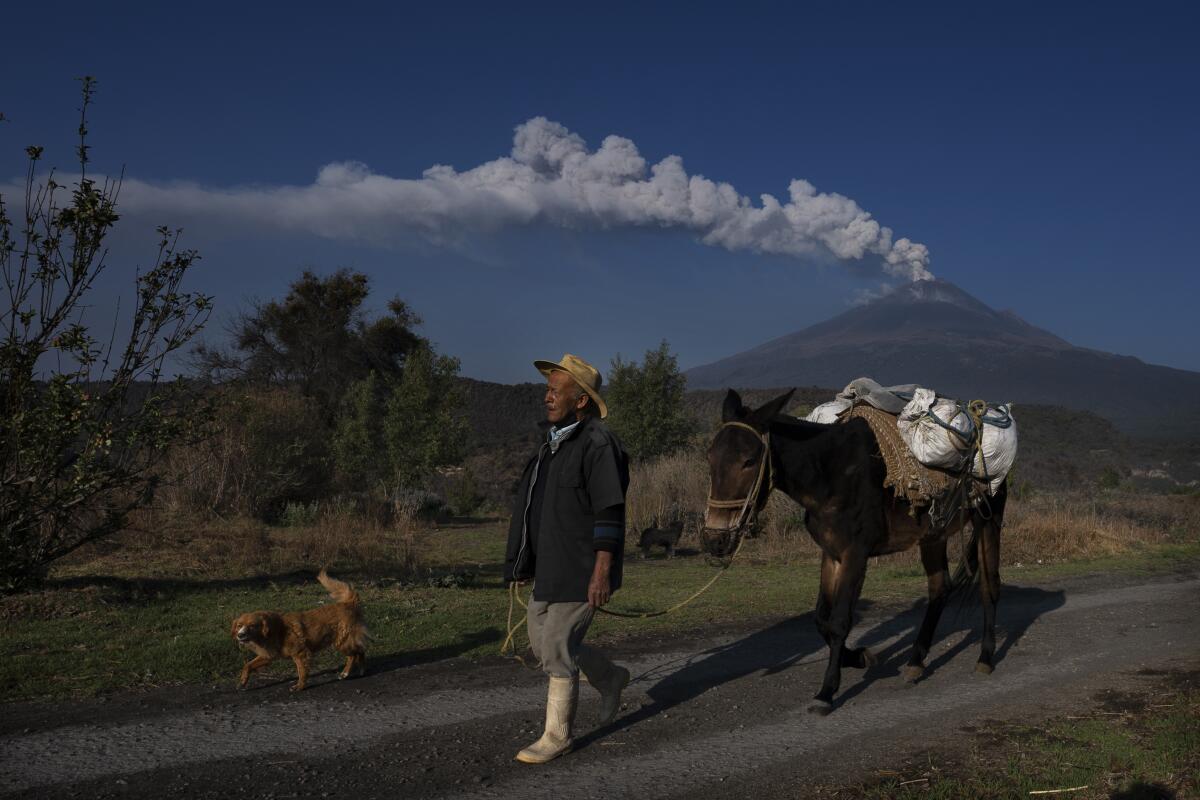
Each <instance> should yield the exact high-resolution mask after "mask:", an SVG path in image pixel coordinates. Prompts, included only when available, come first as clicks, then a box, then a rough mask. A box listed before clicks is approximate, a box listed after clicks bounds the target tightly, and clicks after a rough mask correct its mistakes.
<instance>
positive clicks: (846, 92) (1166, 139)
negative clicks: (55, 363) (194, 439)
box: [0, 3, 1200, 381]
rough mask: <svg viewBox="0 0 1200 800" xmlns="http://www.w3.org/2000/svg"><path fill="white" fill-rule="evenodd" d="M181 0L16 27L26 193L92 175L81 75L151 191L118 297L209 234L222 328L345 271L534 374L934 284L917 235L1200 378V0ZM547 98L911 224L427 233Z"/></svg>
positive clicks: (138, 197) (1098, 333)
mask: <svg viewBox="0 0 1200 800" xmlns="http://www.w3.org/2000/svg"><path fill="white" fill-rule="evenodd" d="M908 5H910V4H904V6H908ZM165 8H167V7H164V6H161V4H153V5H151V4H144V5H136V4H125V3H116V4H109V5H108V6H106V7H104V8H101V7H100V6H99V5H98V4H94V3H89V4H86V5H84V4H79V5H72V4H57V3H47V4H23V5H21V6H19V7H16V8H10V9H6V10H5V11H4V12H2V16H0V20H2V22H0V29H2V30H3V31H4V33H3V47H2V48H0V76H3V77H0V111H2V112H3V113H4V114H5V116H7V117H8V118H9V119H10V121H9V122H7V123H5V124H3V125H0V183H9V182H10V181H11V179H13V178H16V177H18V176H19V175H20V174H21V172H22V169H23V163H22V152H23V149H24V146H25V145H26V144H30V143H41V144H44V145H46V147H47V161H48V162H49V163H52V164H57V165H59V166H61V167H63V168H69V167H70V166H71V163H70V162H71V146H72V139H71V134H72V132H73V128H74V124H75V120H74V115H75V108H76V106H77V96H76V84H75V83H74V82H73V80H72V79H73V78H74V77H76V76H78V75H82V74H92V75H95V76H97V78H98V79H99V81H100V83H99V92H98V95H97V98H96V106H95V110H94V113H93V115H92V131H93V137H92V145H93V146H94V151H93V152H94V155H95V166H96V167H97V168H99V169H102V170H107V171H112V172H115V171H116V170H118V169H120V168H121V167H122V166H123V167H124V169H125V174H126V176H127V179H128V180H129V184H128V187H127V188H128V191H127V193H126V199H127V201H128V202H127V204H126V206H125V217H124V219H123V220H122V221H121V223H119V225H118V232H117V234H116V235H115V236H114V239H113V256H112V260H111V263H112V268H111V270H110V272H109V274H108V275H107V276H106V282H105V284H104V285H103V286H102V287H101V289H100V291H99V292H98V294H97V299H96V305H97V309H98V310H100V311H102V310H103V309H104V308H105V307H106V306H107V304H109V303H112V302H113V298H115V296H116V294H117V293H118V292H119V291H121V290H122V288H123V287H124V286H125V285H126V282H127V281H128V280H129V276H130V275H131V274H132V270H133V268H134V267H135V266H136V265H137V264H138V263H139V262H140V263H143V264H144V263H145V262H146V261H147V260H148V259H149V258H150V256H151V246H152V244H153V241H154V235H153V228H154V226H155V225H158V224H162V223H166V224H171V225H177V226H182V227H183V228H184V229H185V241H186V243H187V244H189V245H190V246H193V247H196V248H198V249H199V250H200V251H201V253H202V255H203V260H202V261H201V262H200V264H199V265H198V266H197V269H196V273H195V275H194V276H193V283H192V285H193V286H194V287H195V288H199V289H202V290H204V291H207V292H210V293H212V294H214V295H216V299H217V304H218V316H221V317H224V316H227V315H229V314H232V313H233V312H234V311H236V310H237V308H238V307H240V306H242V305H243V304H244V303H245V301H246V300H247V299H248V298H251V297H259V298H270V297H275V296H280V295H282V294H283V293H284V292H285V291H286V287H287V284H288V283H289V281H291V280H292V279H294V278H295V277H296V276H297V275H298V274H299V271H300V270H301V269H302V268H305V267H310V268H314V269H316V270H318V271H324V272H328V271H332V270H334V269H336V268H338V267H342V266H347V267H352V268H356V269H360V270H362V271H364V272H367V273H368V274H370V275H371V276H372V279H373V282H374V286H375V293H376V297H375V299H376V301H377V306H378V307H380V308H382V306H383V303H384V301H385V300H386V299H387V298H388V297H390V296H391V295H393V294H399V295H401V296H402V297H404V298H405V299H406V300H408V301H409V302H410V304H412V305H413V306H414V307H415V309H416V310H417V311H418V313H420V314H421V316H422V317H423V318H424V319H425V324H424V326H423V331H424V332H425V333H426V335H428V336H429V337H430V338H431V339H433V340H434V341H435V342H436V343H437V345H438V346H439V348H440V349H442V350H443V351H446V352H449V353H452V354H454V355H456V356H458V357H460V358H461V359H462V362H463V373H464V374H466V375H470V376H473V377H479V378H485V379H491V380H502V381H516V380H535V379H537V377H538V376H537V375H536V374H535V373H533V372H532V368H531V367H530V365H529V362H530V360H531V359H533V358H544V357H551V358H557V356H558V355H559V354H561V353H562V352H564V351H571V352H576V353H578V354H580V355H583V356H584V357H587V358H590V359H592V360H593V361H595V362H596V363H597V364H598V365H599V366H601V368H602V369H603V368H604V367H605V366H606V365H607V364H608V361H609V359H610V358H611V357H612V356H613V355H614V354H615V353H618V352H620V353H621V354H623V355H624V356H625V357H630V356H633V357H640V355H641V353H642V352H643V351H644V350H646V349H647V348H651V347H654V346H656V345H657V343H658V342H659V341H660V340H662V339H667V340H668V341H669V342H670V343H671V346H672V348H673V349H674V350H675V351H676V352H677V353H678V354H679V358H680V362H681V364H682V365H683V366H684V367H688V366H693V365H697V364H701V363H705V362H708V361H711V360H715V359H717V358H720V357H723V356H725V355H729V354H731V353H734V352H737V351H739V350H742V349H745V348H747V347H750V346H753V345H755V344H758V343H760V342H762V341H764V340H766V339H769V338H773V337H775V336H779V335H782V334H785V333H788V332H791V331H794V330H797V329H799V328H802V327H804V326H806V325H809V324H812V323H813V322H817V321H819V320H821V319H824V318H827V317H829V316H832V315H833V314H836V313H839V312H841V311H843V310H845V309H846V308H847V307H848V305H849V304H850V303H852V302H853V301H854V300H855V298H856V297H859V296H860V295H861V294H862V293H863V292H869V291H872V290H876V289H878V287H879V285H880V283H881V282H882V281H884V280H885V279H888V280H891V281H892V282H896V281H897V280H903V277H902V276H899V275H898V274H894V275H891V276H889V275H887V274H886V272H885V270H884V268H883V265H884V260H883V259H884V257H885V255H886V254H887V253H890V252H893V250H892V249H889V248H893V246H894V244H895V242H896V241H898V240H900V239H901V238H902V237H903V238H907V239H908V240H911V241H912V242H916V243H920V244H922V245H924V246H925V247H927V248H928V260H927V262H924V261H923V262H922V263H923V264H926V265H927V268H928V269H929V270H931V271H932V272H933V273H934V274H935V275H937V276H938V277H941V278H945V279H947V280H950V281H953V282H954V283H956V284H958V285H960V286H961V287H963V288H964V289H966V290H967V291H969V292H971V293H972V294H974V295H975V296H977V297H979V298H980V299H981V300H983V301H984V302H986V303H988V304H989V305H991V306H993V307H996V308H1010V309H1012V310H1014V311H1016V312H1017V313H1018V314H1020V315H1021V316H1022V317H1024V318H1025V319H1027V320H1028V321H1030V322H1032V323H1034V324H1036V325H1039V326H1042V327H1045V328H1048V329H1050V330H1051V331H1053V332H1054V333H1057V334H1059V335H1060V336H1063V337H1064V338H1066V339H1068V340H1070V341H1072V342H1074V343H1076V344H1079V345H1082V346H1086V347H1093V348H1096V349H1101V350H1108V351H1112V352H1118V353H1123V354H1130V355H1135V356H1138V357H1140V358H1142V359H1144V360H1146V361H1150V362H1153V363H1160V364H1166V365H1170V366H1175V367H1180V368H1185V369H1193V370H1197V369H1200V346H1198V345H1197V341H1200V325H1198V324H1197V312H1196V309H1195V303H1196V298H1197V297H1198V296H1200V277H1197V275H1198V268H1200V258H1198V256H1197V249H1196V233H1195V232H1196V229H1197V224H1196V218H1197V213H1198V212H1200V200H1198V199H1197V193H1196V186H1197V185H1198V184H1200V152H1198V150H1197V146H1196V141H1197V131H1198V129H1200V124H1198V123H1200V103H1198V102H1197V100H1196V86H1197V85H1198V84H1200V80H1198V79H1200V48H1197V47H1196V46H1195V42H1194V34H1195V31H1196V30H1197V25H1196V23H1197V21H1198V13H1197V12H1195V11H1192V10H1191V9H1190V7H1189V6H1187V5H1184V4H1156V3H1142V4H1136V5H1134V4H1128V5H1124V6H1109V5H1097V4H1084V3H1080V4H1066V3H1061V4H1049V3H1040V4H1021V3H1010V4H1004V5H1002V6H996V5H991V6H987V7H985V6H983V5H982V4H962V3H958V4H945V5H934V4H921V5H920V6H919V7H916V5H915V4H912V7H903V6H902V4H896V3H887V4H885V3H878V4H876V3H858V4H853V5H852V6H851V5H849V4H830V3H820V4H818V3H789V4H784V3H779V4H737V5H736V6H735V5H734V4H709V5H706V4H697V3H688V4H678V5H671V4H629V5H623V4H614V3H610V4H604V5H587V6H574V7H572V6H571V5H570V4H561V3H559V4H534V5H525V4H512V5H503V4H494V3H493V4H486V5H484V4H480V5H470V4H453V3H443V4H438V5H437V7H436V8H433V7H432V6H429V7H416V8H410V7H404V6H401V5H399V4H379V5H378V6H372V5H359V4H355V3H339V4H337V5H336V6H329V5H328V4H323V5H311V6H306V5H304V4H295V3H292V4H288V5H283V4H241V5H236V6H235V5H222V4H216V3H213V4H204V5H203V6H196V7H195V9H194V10H182V11H181V10H179V9H177V8H174V7H172V8H171V9H170V11H169V12H167V11H165V10H164V9H165ZM330 9H336V11H331V10H330ZM538 117H544V118H546V119H547V120H549V121H553V122H555V123H558V124H560V125H561V126H563V127H562V128H561V129H554V130H558V131H559V134H555V135H556V136H558V137H559V138H558V139H555V140H554V141H556V142H561V141H567V142H570V141H575V140H574V139H572V138H571V137H572V136H577V137H581V138H582V140H583V141H584V142H586V146H585V149H584V151H583V152H585V153H587V154H592V153H594V151H596V150H597V149H598V148H600V147H601V145H602V143H603V142H604V140H605V137H606V136H609V135H610V134H615V135H617V136H620V137H624V138H625V139H627V140H629V141H630V142H632V146H636V150H637V153H639V154H640V156H641V157H643V158H644V159H645V161H646V162H647V165H646V166H647V173H646V174H647V176H648V175H649V167H650V166H651V165H654V164H657V163H659V162H660V161H662V160H663V159H665V158H667V157H668V156H679V157H680V158H682V168H683V170H685V171H686V173H687V176H698V175H699V176H704V178H707V179H710V180H711V181H714V182H718V183H720V182H725V183H728V184H731V185H732V187H734V188H735V189H736V193H737V194H738V195H740V196H744V197H746V198H749V200H750V201H751V203H752V204H753V205H754V206H756V207H757V206H758V205H760V204H761V201H760V199H759V197H760V195H761V194H763V193H769V194H771V195H773V196H774V197H776V198H778V199H779V202H780V203H785V204H786V203H787V202H788V193H789V183H790V182H791V181H792V180H793V179H804V180H805V181H808V182H809V183H810V184H811V185H812V186H813V187H815V189H814V191H815V192H816V193H837V194H838V195H841V196H843V197H845V198H849V199H850V201H852V205H853V208H852V209H851V210H852V211H853V210H854V209H858V210H859V211H865V212H868V213H869V214H870V216H871V218H872V219H873V220H875V221H877V222H878V224H879V225H882V226H886V227H887V228H889V229H891V231H892V232H894V233H893V235H892V237H891V238H890V239H887V240H883V239H880V238H879V237H878V236H877V237H876V238H875V239H873V240H872V243H871V244H869V246H868V247H867V250H868V252H866V253H865V255H863V257H862V258H855V257H853V256H850V257H843V258H839V257H838V255H837V254H836V253H834V252H833V251H831V250H830V248H829V247H828V246H825V245H823V244H822V243H821V242H823V241H826V240H820V241H816V242H815V244H814V241H809V240H808V239H805V238H804V236H801V235H800V234H795V232H794V231H792V232H791V233H792V234H795V235H793V236H792V238H790V239H789V240H788V243H787V244H786V245H768V246H761V242H756V240H755V238H754V237H755V236H757V235H759V234H760V233H762V230H761V229H760V228H755V227H754V226H753V225H751V224H750V223H749V222H747V223H746V224H745V225H744V226H741V223H740V222H738V220H740V217H739V218H738V219H737V220H734V221H735V222H738V224H737V225H733V228H734V229H733V230H732V232H730V231H728V230H726V229H724V228H723V229H722V230H720V231H717V232H714V230H713V229H712V228H711V227H704V225H702V224H700V223H694V222H691V223H687V224H674V223H667V222H664V221H663V218H662V217H661V216H653V215H654V214H656V213H659V212H657V211H654V210H653V209H651V210H649V211H646V209H645V207H643V206H640V205H639V206H637V208H636V209H632V210H631V208H627V207H626V206H624V205H622V203H624V202H625V201H624V200H621V201H620V202H615V201H614V204H613V205H612V207H609V206H605V207H604V209H602V210H601V211H596V210H595V209H594V208H593V207H592V206H589V207H588V208H585V209H582V210H581V209H580V208H579V207H578V206H577V205H572V202H573V201H571V200H569V199H568V200H563V199H562V197H560V196H555V197H554V198H551V199H550V200H545V203H546V205H545V206H544V207H542V208H541V213H540V214H537V215H534V216H532V217H530V219H529V220H523V219H520V218H519V215H517V213H516V211H514V209H521V208H523V207H524V206H523V205H522V204H523V203H526V202H527V201H528V200H529V197H526V196H522V197H521V198H518V200H516V201H513V203H511V204H509V205H507V206H503V207H498V208H493V207H491V206H488V205H487V204H480V203H478V202H476V201H475V200H474V199H473V198H472V197H471V196H469V193H468V194H467V195H464V193H463V192H462V191H459V189H457V188H455V190H454V194H452V195H450V194H447V195H438V197H439V198H443V199H444V198H445V197H453V198H457V199H456V200H454V202H453V203H450V204H449V206H448V208H447V209H445V210H444V211H439V212H438V215H437V217H436V219H434V220H433V221H432V222H429V221H428V220H426V219H425V217H424V215H423V214H421V213H420V211H421V209H420V208H419V206H420V203H422V202H424V201H423V200H422V197H423V196H424V195H420V194H416V195H413V194H412V193H413V192H415V191H417V189H420V188H421V186H423V185H424V184H421V185H419V186H418V185H416V184H415V183H414V182H418V181H419V179H421V176H422V174H423V173H424V171H425V170H426V169H428V168H429V167H431V166H433V165H435V164H443V165H450V166H452V167H454V169H455V170H456V173H455V176H456V179H457V177H460V176H461V174H462V173H466V172H467V171H469V170H471V169H472V168H475V167H479V166H480V165H489V164H491V165H493V166H494V165H495V164H496V163H499V162H498V161H497V160H498V159H504V158H505V157H508V156H509V155H510V151H512V149H513V146H514V129H516V128H517V126H521V125H523V124H524V123H526V122H527V121H529V120H531V119H535V118H538ZM538 130H541V131H542V132H543V133H545V131H546V130H549V129H538ZM564 131H569V133H565V132H564ZM535 132H536V131H535ZM621 152H623V153H625V154H626V155H628V153H627V151H621ZM348 162H357V163H360V164H362V165H365V167H353V168H344V169H343V168H339V169H341V170H342V171H341V172H337V173H336V175H335V174H334V173H331V172H328V171H327V172H326V173H324V174H325V175H326V176H327V177H328V176H330V175H333V176H334V177H333V178H329V180H328V181H327V183H328V182H330V181H333V182H335V183H336V181H334V178H336V179H337V181H350V182H352V183H353V184H354V185H353V187H352V191H350V190H348V193H347V194H346V196H347V197H348V198H351V201H350V202H351V203H352V205H346V204H340V205H339V201H338V199H337V198H338V197H340V196H341V195H340V194H338V191H340V189H339V187H340V185H341V184H338V186H335V187H334V190H333V191H332V193H331V192H325V193H322V192H319V191H315V190H314V186H315V184H314V182H315V181H317V176H318V173H319V172H320V171H321V170H322V169H323V168H326V167H327V166H328V165H331V164H345V163H348ZM606 163H608V162H606ZM343 173H345V175H343ZM338 176H342V177H338ZM345 176H348V177H345ZM367 178H369V179H370V180H365V179H367ZM609 178H610V176H608V175H607V174H605V175H601V176H600V178H599V179H598V180H599V182H600V184H603V182H604V181H606V180H609ZM396 179H408V180H407V182H405V181H402V180H401V181H398V180H396ZM489 180H491V178H489ZM371 181H375V183H372V182H371ZM375 184H379V186H380V187H381V188H380V190H379V193H377V194H376V193H374V190H373V189H371V187H372V186H375ZM440 185H441V184H439V186H440ZM455 186H457V184H455ZM452 188H453V187H452ZM491 188H493V189H494V188H495V185H491ZM316 189H320V186H316ZM410 190H411V191H410ZM447 191H449V190H447ZM489 196H492V197H494V196H495V195H489ZM530 197H535V198H542V195H541V194H535V195H531V196H530ZM489 202H490V201H489ZM537 202H539V203H541V202H543V200H542V199H538V200H537ZM606 202H607V201H606ZM353 203H362V204H364V205H362V206H361V207H360V206H358V205H353ZM276 204H280V205H279V206H278V207H276ZM405 204H407V205H405ZM414 204H415V205H414ZM414 209H415V210H414ZM843 210H844V209H843ZM635 212H636V213H635ZM643 212H645V213H646V214H648V215H649V216H647V217H646V218H645V219H638V218H636V214H640V213H643ZM663 213H667V212H663ZM731 213H733V212H731ZM738 213H740V212H738ZM814 213H816V212H814ZM630 214H632V215H633V217H632V218H631V217H630V216H629V215H630ZM514 215H515V216H514ZM631 220H632V221H631ZM731 224H732V223H731ZM803 224H807V222H805V223H803ZM801 227H803V225H802V226H801ZM430 230H432V231H433V233H430ZM844 233H845V231H843V230H841V229H838V230H834V231H832V233H829V235H830V236H833V237H834V238H835V239H836V240H837V241H838V242H840V241H842V240H841V239H838V238H837V237H839V236H842V234H844ZM768 235H769V233H765V234H763V236H764V237H767V236H768ZM796 236H799V237H800V239H799V241H795V238H796ZM706 241H707V243H705V242H706ZM766 241H767V239H766V238H763V239H762V242H766ZM835 246H836V245H835ZM731 248H732V249H731ZM764 250H765V251H766V252H764ZM906 257H912V256H911V254H910V256H906ZM904 263H905V264H908V263H909V262H908V261H905V262H904ZM893 271H894V272H895V270H893ZM219 327H220V326H219V323H218V324H216V325H214V326H213V328H212V333H213V334H214V335H215V334H217V333H218V332H219Z"/></svg>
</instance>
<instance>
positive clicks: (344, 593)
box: [317, 568, 358, 606]
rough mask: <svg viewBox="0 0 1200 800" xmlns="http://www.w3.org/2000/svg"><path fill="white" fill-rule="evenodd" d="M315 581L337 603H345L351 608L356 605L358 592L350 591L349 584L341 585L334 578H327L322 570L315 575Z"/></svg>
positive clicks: (327, 575) (327, 574) (326, 574)
mask: <svg viewBox="0 0 1200 800" xmlns="http://www.w3.org/2000/svg"><path fill="white" fill-rule="evenodd" d="M317 580H319V581H320V582H321V585H322V586H324V587H325V589H326V590H327V591H328V592H329V596H330V597H332V598H333V599H334V600H336V601H337V602H339V603H346V604H348V605H352V606H356V605H358V592H356V591H354V590H353V589H351V588H350V585H349V584H347V583H343V582H342V581H339V580H337V579H336V578H331V577H329V573H327V572H326V571H325V570H324V569H323V568H322V570H321V572H320V573H319V574H318V575H317Z"/></svg>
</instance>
